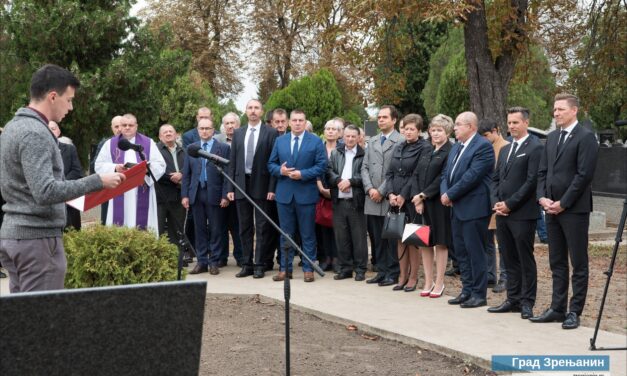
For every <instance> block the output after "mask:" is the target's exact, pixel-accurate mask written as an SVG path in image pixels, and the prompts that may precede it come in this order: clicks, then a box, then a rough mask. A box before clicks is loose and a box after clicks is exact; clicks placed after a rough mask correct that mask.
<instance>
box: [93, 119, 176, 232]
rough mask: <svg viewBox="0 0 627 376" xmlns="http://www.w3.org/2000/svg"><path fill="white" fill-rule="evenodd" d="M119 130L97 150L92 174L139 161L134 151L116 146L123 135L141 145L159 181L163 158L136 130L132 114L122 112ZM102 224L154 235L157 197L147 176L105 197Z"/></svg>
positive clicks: (114, 169) (156, 225) (120, 167)
mask: <svg viewBox="0 0 627 376" xmlns="http://www.w3.org/2000/svg"><path fill="white" fill-rule="evenodd" d="M120 129H121V132H120V135H119V136H115V137H113V138H111V139H109V140H107V141H106V142H105V143H104V145H103V146H102V148H101V149H100V153H98V156H97V157H96V165H95V169H96V173H99V174H100V173H106V172H124V171H125V170H126V167H124V165H125V164H127V163H139V162H141V158H140V155H139V153H138V152H135V151H134V150H132V149H129V150H127V151H123V150H121V149H119V148H118V142H119V140H120V139H121V138H125V139H127V140H129V141H130V142H131V143H132V144H137V145H142V146H143V148H144V153H145V155H146V159H147V160H148V161H149V167H150V170H151V171H152V173H153V174H154V176H155V179H157V180H159V178H161V176H163V174H164V173H165V167H166V166H165V160H164V159H163V156H162V155H161V153H160V152H159V149H158V148H157V145H156V144H155V142H154V141H153V140H152V139H151V138H149V137H147V136H145V135H143V134H141V133H138V132H137V118H135V116H134V115H132V114H126V115H124V116H123V117H122V122H121V125H120ZM106 224H107V226H111V225H118V226H126V227H137V228H139V229H142V230H149V231H153V232H154V233H155V234H156V235H158V233H159V231H158V217H157V196H156V193H155V187H154V182H153V181H152V179H151V178H150V176H148V175H146V177H145V178H144V184H142V185H140V186H139V187H137V188H134V189H131V190H130V191H127V192H126V193H124V195H120V196H118V197H115V198H113V199H112V200H109V207H108V211H107V222H106Z"/></svg>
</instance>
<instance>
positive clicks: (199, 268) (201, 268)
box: [189, 264, 209, 274]
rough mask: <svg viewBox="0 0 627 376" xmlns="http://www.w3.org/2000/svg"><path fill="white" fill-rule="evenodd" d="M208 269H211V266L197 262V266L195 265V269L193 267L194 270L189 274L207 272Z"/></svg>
mask: <svg viewBox="0 0 627 376" xmlns="http://www.w3.org/2000/svg"><path fill="white" fill-rule="evenodd" d="M208 271H209V268H207V265H205V266H202V265H200V264H196V266H194V269H192V271H191V272H189V274H200V273H207V272H208Z"/></svg>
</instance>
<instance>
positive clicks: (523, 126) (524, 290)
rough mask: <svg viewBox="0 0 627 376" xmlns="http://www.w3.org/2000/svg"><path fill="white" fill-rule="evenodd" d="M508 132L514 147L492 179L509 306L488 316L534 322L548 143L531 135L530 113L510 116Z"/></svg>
mask: <svg viewBox="0 0 627 376" xmlns="http://www.w3.org/2000/svg"><path fill="white" fill-rule="evenodd" d="M507 127H508V129H509V132H510V134H511V135H512V143H510V144H508V145H506V146H504V147H503V148H502V149H501V152H500V155H499V160H498V163H497V166H496V171H495V173H494V176H493V179H492V192H491V194H492V205H493V208H492V209H493V210H494V212H495V214H496V236H497V238H498V241H499V249H501V255H502V257H503V261H504V262H505V268H506V270H507V273H508V280H507V300H505V302H503V303H502V304H501V305H499V306H498V307H491V308H488V312H492V313H502V312H519V311H520V312H521V313H520V316H521V317H522V318H523V319H528V318H531V317H532V316H533V305H534V304H535V301H536V290H537V269H536V260H535V259H534V257H533V243H534V238H535V231H536V220H537V217H538V209H539V208H538V203H537V200H536V187H537V183H538V166H539V165H540V157H541V155H542V149H543V146H542V143H540V140H539V139H538V138H537V137H533V136H531V135H529V133H528V132H527V129H528V128H529V110H528V109H526V108H523V107H512V108H510V109H509V110H508V115H507Z"/></svg>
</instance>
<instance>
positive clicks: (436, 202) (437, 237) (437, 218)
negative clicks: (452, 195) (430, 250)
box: [423, 196, 453, 248]
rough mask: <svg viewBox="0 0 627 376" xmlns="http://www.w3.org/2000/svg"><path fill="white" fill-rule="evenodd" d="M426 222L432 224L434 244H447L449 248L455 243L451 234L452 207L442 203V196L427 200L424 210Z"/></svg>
mask: <svg viewBox="0 0 627 376" xmlns="http://www.w3.org/2000/svg"><path fill="white" fill-rule="evenodd" d="M423 216H424V221H425V222H424V223H425V224H426V225H429V226H431V239H432V243H433V244H434V245H446V246H447V247H448V248H450V247H451V245H452V244H453V237H452V234H451V209H450V208H448V207H446V206H444V205H442V203H441V202H440V197H437V196H436V197H434V198H433V199H430V200H426V201H425V208H424V212H423Z"/></svg>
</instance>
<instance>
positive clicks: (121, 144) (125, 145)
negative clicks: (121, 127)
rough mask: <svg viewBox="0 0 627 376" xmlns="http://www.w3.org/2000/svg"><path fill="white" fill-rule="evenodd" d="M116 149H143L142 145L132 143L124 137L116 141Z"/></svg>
mask: <svg viewBox="0 0 627 376" xmlns="http://www.w3.org/2000/svg"><path fill="white" fill-rule="evenodd" d="M118 149H120V150H124V151H127V150H129V149H132V150H134V151H136V152H141V151H144V147H143V146H141V145H138V144H132V143H131V142H130V141H129V140H127V139H126V138H120V141H118Z"/></svg>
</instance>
